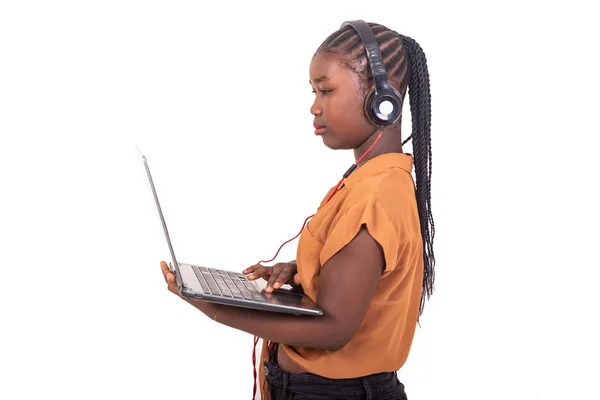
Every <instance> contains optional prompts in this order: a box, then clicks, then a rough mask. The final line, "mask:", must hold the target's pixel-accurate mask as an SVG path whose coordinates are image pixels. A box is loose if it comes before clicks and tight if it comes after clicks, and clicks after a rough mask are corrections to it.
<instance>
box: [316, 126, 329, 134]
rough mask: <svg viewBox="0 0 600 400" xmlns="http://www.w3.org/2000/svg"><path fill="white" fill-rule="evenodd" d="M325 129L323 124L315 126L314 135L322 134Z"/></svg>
mask: <svg viewBox="0 0 600 400" xmlns="http://www.w3.org/2000/svg"><path fill="white" fill-rule="evenodd" d="M326 129H327V127H325V126H319V127H315V135H317V136H319V135H322V134H323V133H324V132H325V130H326Z"/></svg>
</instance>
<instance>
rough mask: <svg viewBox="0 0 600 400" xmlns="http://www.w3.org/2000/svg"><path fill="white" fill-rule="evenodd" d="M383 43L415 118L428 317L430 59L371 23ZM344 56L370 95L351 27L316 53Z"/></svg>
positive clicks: (394, 81) (392, 75)
mask: <svg viewBox="0 0 600 400" xmlns="http://www.w3.org/2000/svg"><path fill="white" fill-rule="evenodd" d="M368 25H369V26H370V27H371V29H372V30H373V34H374V35H375V38H376V39H377V42H378V43H379V48H380V49H381V56H382V58H383V62H384V64H385V68H386V70H387V74H388V80H389V81H390V85H393V86H394V87H395V88H396V89H397V90H398V91H399V93H400V96H401V97H402V98H404V96H405V94H406V92H407V90H408V93H409V101H410V112H411V116H412V134H411V135H409V136H408V137H407V138H406V140H404V141H403V142H402V144H405V143H406V142H408V140H410V139H411V138H412V140H413V153H414V160H415V161H414V162H415V176H416V199H417V207H418V211H419V221H420V224H421V236H422V240H423V261H424V270H423V291H422V294H421V305H420V309H419V315H421V314H422V313H423V308H424V306H425V300H426V299H428V298H429V297H430V296H431V294H432V293H433V287H434V284H433V283H434V277H435V274H434V267H435V256H434V253H433V238H434V236H435V225H434V222H433V216H432V214H431V161H432V160H431V93H430V91H429V72H428V69H427V59H426V57H425V53H424V52H423V49H422V48H421V46H420V45H419V44H418V43H417V42H416V41H415V40H414V39H412V38H410V37H407V36H403V35H400V34H398V33H397V32H395V31H393V30H390V29H389V28H386V27H385V26H383V25H380V24H375V23H369V24H368ZM319 52H322V53H332V54H337V55H342V56H343V57H341V58H342V63H343V64H344V65H345V66H346V67H347V68H348V69H350V70H351V71H353V72H354V73H356V74H357V75H358V76H359V77H361V78H362V79H361V80H360V85H361V86H360V89H361V94H362V96H363V101H364V98H365V97H366V95H367V92H368V87H369V85H368V83H369V82H370V81H371V79H372V73H371V70H370V67H369V64H368V61H367V57H366V55H365V51H364V46H363V44H362V41H361V39H360V36H359V35H358V33H357V32H356V31H355V30H354V29H353V28H352V27H350V26H346V27H344V28H342V29H340V30H338V31H336V32H334V33H332V34H331V35H330V36H329V37H328V38H327V39H325V41H324V42H323V43H322V44H321V46H319V48H318V49H317V53H319Z"/></svg>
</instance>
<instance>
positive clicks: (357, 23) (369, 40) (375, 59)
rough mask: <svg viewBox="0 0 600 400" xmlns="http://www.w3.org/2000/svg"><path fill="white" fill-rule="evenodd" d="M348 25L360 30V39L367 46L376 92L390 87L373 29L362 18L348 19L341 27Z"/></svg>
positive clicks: (357, 30)
mask: <svg viewBox="0 0 600 400" xmlns="http://www.w3.org/2000/svg"><path fill="white" fill-rule="evenodd" d="M348 25H349V26H351V27H352V28H354V30H355V31H356V32H358V36H360V40H361V41H362V43H363V45H364V47H365V51H366V52H367V58H368V60H369V66H370V67H371V73H372V74H373V80H375V92H376V93H378V92H379V91H380V90H382V89H388V88H389V87H390V84H389V83H388V80H387V71H386V69H385V64H384V63H383V59H382V57H381V50H380V49H379V44H378V43H377V39H376V38H375V35H374V34H373V31H372V30H371V28H370V27H369V25H368V24H367V23H366V22H365V21H363V20H361V19H357V20H354V21H346V22H344V23H343V24H342V26H341V27H340V29H342V28H344V27H346V26H348Z"/></svg>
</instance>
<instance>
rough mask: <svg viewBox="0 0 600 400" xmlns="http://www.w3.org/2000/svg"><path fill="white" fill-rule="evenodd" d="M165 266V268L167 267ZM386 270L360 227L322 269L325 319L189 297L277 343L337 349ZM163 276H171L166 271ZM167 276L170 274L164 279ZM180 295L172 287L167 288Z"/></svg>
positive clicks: (355, 326)
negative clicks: (226, 304)
mask: <svg viewBox="0 0 600 400" xmlns="http://www.w3.org/2000/svg"><path fill="white" fill-rule="evenodd" d="M165 266H166V264H165ZM383 269H384V257H383V252H382V250H381V247H380V246H379V244H378V243H377V242H376V241H375V240H374V239H373V238H372V237H371V235H370V234H369V233H368V231H367V230H366V229H365V228H362V229H361V230H360V231H359V233H358V234H357V235H356V237H355V238H354V239H353V240H352V241H351V242H350V243H348V244H347V245H346V246H345V247H344V248H343V249H342V250H340V251H339V252H338V253H337V254H336V255H334V256H333V257H331V258H330V259H329V260H328V261H327V262H326V263H325V265H324V266H323V268H322V272H321V275H320V280H321V281H320V287H319V292H318V296H317V299H316V302H317V304H319V306H320V307H321V308H322V309H323V310H324V311H325V315H323V316H320V317H315V316H296V315H289V314H280V313H274V312H268V311H259V310H252V309H245V308H240V307H234V306H223V305H216V304H212V303H207V302H203V301H194V300H189V299H185V300H186V301H187V302H188V303H190V304H192V305H193V306H194V307H196V308H197V309H199V310H200V311H202V312H203V313H205V314H206V315H207V316H209V317H210V318H213V317H215V314H216V320H217V321H218V322H219V323H221V324H223V325H227V326H230V327H232V328H235V329H239V330H241V331H244V332H247V333H250V334H252V335H254V336H257V337H260V338H263V339H265V340H268V341H272V342H276V343H284V344H288V345H293V346H303V347H312V348H323V349H328V350H338V349H340V348H342V347H343V346H344V345H345V344H346V343H348V341H349V340H350V338H352V336H353V335H354V333H355V332H356V331H357V329H358V328H359V326H360V324H361V322H362V320H363V318H364V316H365V314H366V312H367V309H368V307H369V303H370V301H371V299H372V297H373V294H374V292H375V289H376V287H377V282H378V280H379V278H380V276H381V273H382V271H383ZM163 273H166V274H170V278H169V277H168V278H167V280H168V281H169V282H173V281H174V279H173V275H172V274H171V272H170V271H169V270H168V267H167V268H166V272H165V268H164V267H163ZM165 276H167V275H165ZM172 288H174V290H175V292H174V293H177V294H178V292H177V287H176V286H175V285H174V283H171V284H170V285H169V290H171V291H173V290H172Z"/></svg>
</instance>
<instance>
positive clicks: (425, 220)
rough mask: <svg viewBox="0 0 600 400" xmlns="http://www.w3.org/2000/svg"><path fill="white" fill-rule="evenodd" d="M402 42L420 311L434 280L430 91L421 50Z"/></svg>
mask: <svg viewBox="0 0 600 400" xmlns="http://www.w3.org/2000/svg"><path fill="white" fill-rule="evenodd" d="M403 43H404V47H405V49H406V52H407V53H408V59H409V72H410V74H409V75H410V79H409V83H408V90H409V92H408V97H409V100H410V112H411V115H412V129H413V133H412V135H411V136H412V139H413V152H414V155H415V175H416V197H417V207H418V209H419V220H420V223H421V236H422V237H423V260H424V264H425V268H424V271H423V295H422V297H421V309H420V312H421V313H422V312H423V308H424V306H425V299H426V298H429V297H430V296H431V294H432V293H433V288H434V284H433V283H434V280H435V256H434V253H433V238H434V236H435V224H434V222H433V216H432V213H431V163H432V157H431V92H430V90H429V71H428V69H427V59H426V57H425V53H424V52H423V49H422V48H421V46H419V44H418V43H417V42H416V41H415V40H413V39H411V38H409V37H407V36H404V37H403ZM409 138H410V137H409ZM407 139H408V138H407Z"/></svg>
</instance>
